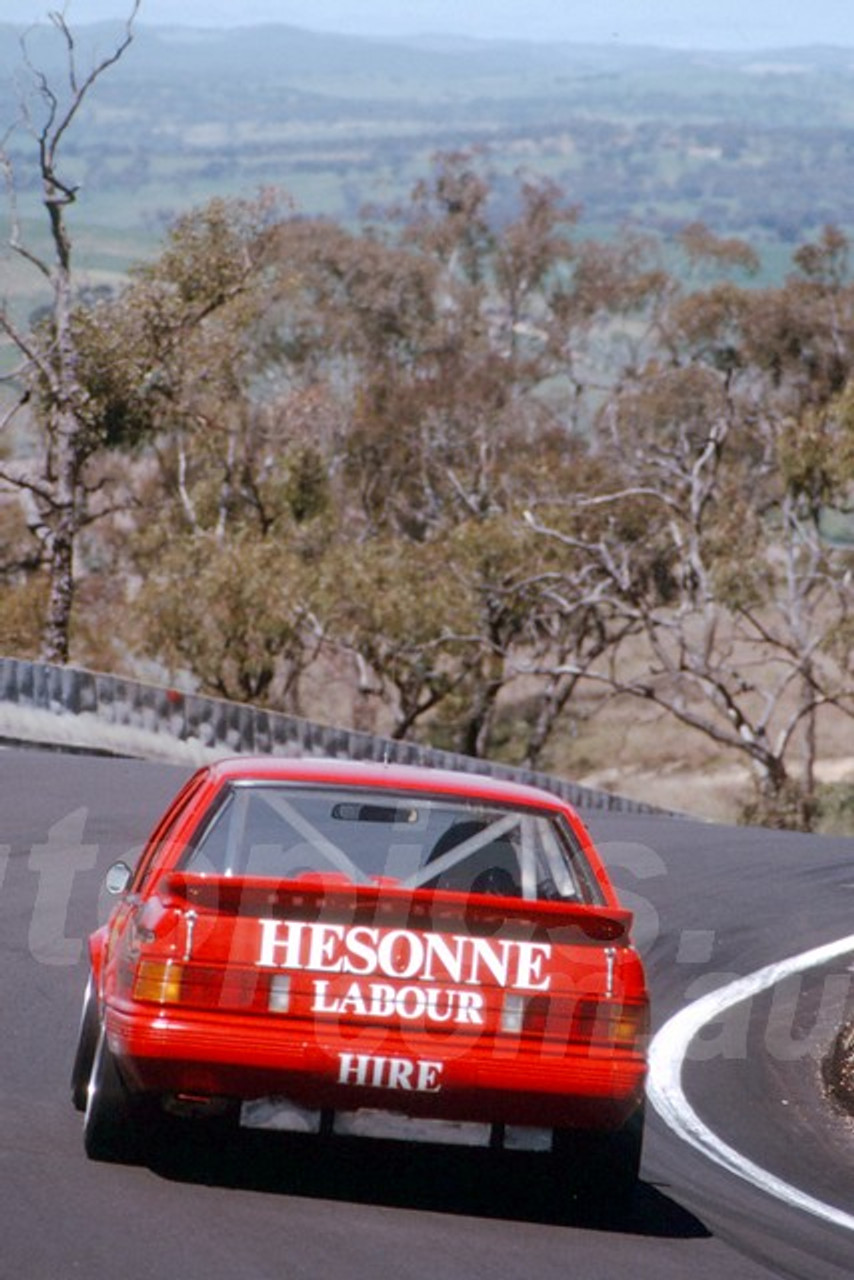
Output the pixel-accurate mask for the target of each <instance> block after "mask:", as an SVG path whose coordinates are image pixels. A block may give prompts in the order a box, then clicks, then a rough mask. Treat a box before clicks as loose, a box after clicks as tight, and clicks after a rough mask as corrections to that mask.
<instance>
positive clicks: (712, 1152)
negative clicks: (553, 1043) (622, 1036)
mask: <svg viewBox="0 0 854 1280" xmlns="http://www.w3.org/2000/svg"><path fill="white" fill-rule="evenodd" d="M849 952H854V937H849V938H841V939H840V940H839V941H838V942H831V943H828V944H827V945H826V946H823V947H816V948H815V949H814V950H812V951H806V952H804V953H803V955H799V956H791V957H790V958H789V959H788V960H781V961H779V962H778V963H777V964H770V965H767V966H766V967H765V968H764V969H758V970H757V971H756V973H751V974H748V975H747V977H745V978H737V979H736V980H735V981H734V982H729V983H727V984H726V986H723V987H720V988H719V989H718V990H717V991H712V992H711V993H710V994H709V995H706V996H703V997H702V998H701V999H699V1000H695V1001H694V1003H693V1004H689V1005H688V1006H687V1007H686V1008H685V1009H682V1010H680V1012H679V1013H677V1014H675V1015H674V1016H673V1017H672V1018H671V1019H670V1020H669V1022H666V1023H665V1024H664V1026H663V1027H662V1028H661V1030H660V1031H659V1032H658V1034H657V1035H656V1036H655V1037H654V1039H653V1041H652V1044H651V1045H650V1051H649V1080H648V1083H647V1094H648V1096H649V1099H650V1101H651V1102H652V1105H653V1106H654V1107H655V1109H656V1111H657V1112H658V1114H659V1115H660V1116H661V1118H662V1119H663V1120H664V1122H665V1124H667V1125H668V1126H669V1127H670V1128H671V1129H672V1130H673V1131H674V1133H677V1134H678V1135H679V1137H680V1138H683V1139H684V1140H685V1142H689V1143H690V1144H691V1145H692V1146H693V1147H696V1148H697V1149H698V1150H699V1151H702V1152H703V1154H704V1155H706V1156H708V1157H709V1159H710V1160H714V1161H715V1162H716V1163H717V1164H719V1165H722V1166H723V1167H724V1168H725V1169H728V1170H729V1171H730V1173H734V1174H736V1176H737V1177H739V1178H744V1179H746V1180H747V1181H748V1182H752V1183H753V1184H754V1185H755V1186H757V1187H760V1188H761V1189H762V1190H763V1191H765V1192H767V1193H768V1194H769V1195H772V1196H776V1197H777V1198H778V1199H780V1200H784V1201H786V1202H787V1203H788V1204H791V1205H795V1206H796V1207H797V1208H799V1209H803V1210H804V1211H805V1212H806V1213H811V1214H814V1215H815V1216H816V1217H817V1218H823V1219H824V1220H825V1221H826V1222H831V1223H833V1224H834V1225H835V1226H837V1227H844V1228H845V1229H846V1230H848V1231H854V1215H852V1214H850V1213H845V1212H844V1210H842V1209H836V1208H834V1207H833V1206H832V1205H828V1204H824V1203H823V1202H822V1201H821V1200H816V1199H815V1198H814V1197H813V1196H809V1195H807V1194H806V1193H805V1192H803V1191H799V1190H798V1188H797V1187H793V1186H790V1185H789V1183H787V1182H783V1181H782V1179H780V1178H777V1177H775V1175H774V1174H773V1173H768V1172H767V1171H766V1170H765V1169H761V1168H760V1167H759V1165H757V1164H754V1163H753V1161H752V1160H748V1159H747V1157H746V1156H743V1155H741V1153H740V1152H738V1151H736V1150H735V1148H734V1147H730V1146H728V1144H727V1143H725V1142H724V1141H722V1139H721V1138H719V1137H718V1136H717V1134H715V1133H713V1132H712V1130H711V1129H710V1128H709V1127H708V1125H706V1124H704V1123H703V1121H702V1120H701V1119H700V1117H699V1116H698V1115H697V1113H696V1111H695V1110H694V1109H693V1107H692V1106H691V1105H690V1103H689V1102H688V1099H687V1098H686V1097H685V1093H684V1091H683V1088H682V1065H683V1063H684V1061H685V1057H686V1055H687V1053H688V1046H689V1044H690V1043H691V1041H692V1040H693V1038H694V1037H695V1036H696V1035H697V1034H698V1032H699V1031H700V1030H701V1029H702V1028H703V1027H704V1026H705V1025H706V1023H708V1022H711V1021H712V1019H714V1018H717V1017H719V1016H720V1015H721V1014H722V1013H724V1012H726V1010H728V1009H730V1008H732V1006H733V1005H736V1004H739V1003H740V1002H741V1001H742V1000H747V999H749V998H750V997H751V996H754V995H757V994H758V993H759V992H760V991H766V990H767V989H768V988H769V987H773V986H774V985H775V984H776V983H778V982H781V981H782V980H783V979H784V978H788V977H791V975H792V974H795V973H802V972H803V971H804V970H805V969H811V968H815V967H817V966H818V965H822V964H826V963H828V962H829V961H830V960H835V959H836V958H837V957H839V956H843V955H846V954H848V953H849Z"/></svg>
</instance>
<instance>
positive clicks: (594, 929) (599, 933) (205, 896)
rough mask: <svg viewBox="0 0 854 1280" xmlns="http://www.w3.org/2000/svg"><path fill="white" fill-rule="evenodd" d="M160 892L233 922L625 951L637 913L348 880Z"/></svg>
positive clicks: (191, 879)
mask: <svg viewBox="0 0 854 1280" xmlns="http://www.w3.org/2000/svg"><path fill="white" fill-rule="evenodd" d="M160 891H161V893H162V895H163V897H164V898H167V899H177V900H178V902H179V903H183V902H186V903H187V905H188V906H190V907H193V908H195V909H197V910H201V911H214V912H218V913H220V914H226V915H240V916H259V917H261V916H263V917H267V918H270V917H273V918H276V917H280V918H283V919H286V918H292V919H304V920H316V919H318V918H321V917H322V918H323V919H325V920H338V921H340V920H344V921H348V922H351V921H352V922H353V923H356V922H359V923H365V922H368V921H369V922H371V923H374V924H376V925H379V926H386V925H388V926H393V925H406V926H408V927H409V928H414V929H417V928H419V927H421V928H427V929H449V928H453V927H454V926H459V925H460V924H464V925H465V927H466V929H467V930H469V931H470V932H475V933H494V932H497V931H498V929H500V928H501V927H502V926H504V925H509V926H511V927H514V928H516V927H519V928H522V929H527V932H529V933H530V932H534V933H537V932H538V931H541V932H543V933H548V934H551V933H552V932H558V933H560V932H564V931H567V932H568V933H570V934H571V935H573V939H572V940H575V941H580V942H584V941H589V942H596V943H603V942H606V943H614V944H620V943H622V944H626V943H627V942H628V940H629V930H630V928H631V925H632V919H633V916H632V913H631V911H627V910H625V909H623V908H621V907H610V906H591V905H588V904H586V903H579V902H553V901H549V900H543V901H537V902H536V903H532V902H528V901H526V900H524V899H522V898H515V897H514V898H508V897H498V896H496V895H487V894H478V893H454V892H450V891H448V890H438V889H423V888H422V889H410V888H406V887H404V886H402V885H398V884H397V883H396V882H393V881H388V880H383V881H382V882H380V883H369V884H354V883H353V882H352V881H350V880H348V879H347V878H346V877H345V876H341V875H310V876H305V877H302V878H300V879H298V880H275V879H266V878H261V877H257V878H256V877H246V878H242V877H239V876H218V875H199V874H196V873H192V872H187V871H172V872H170V873H169V874H168V875H166V876H165V877H164V880H163V882H162V884H161V886H160ZM567 940H569V939H567Z"/></svg>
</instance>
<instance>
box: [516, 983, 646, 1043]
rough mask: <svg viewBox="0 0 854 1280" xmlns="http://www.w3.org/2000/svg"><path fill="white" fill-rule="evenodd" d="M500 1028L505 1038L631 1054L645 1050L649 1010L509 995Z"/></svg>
mask: <svg viewBox="0 0 854 1280" xmlns="http://www.w3.org/2000/svg"><path fill="white" fill-rule="evenodd" d="M500 1027H501V1031H502V1032H503V1033H504V1034H505V1035H515V1036H518V1035H523V1036H526V1037H529V1038H531V1039H535V1040H541V1041H543V1040H544V1041H551V1042H563V1043H564V1044H589V1045H591V1046H593V1045H597V1046H598V1045H601V1046H610V1047H611V1048H614V1049H618V1050H623V1051H624V1052H627V1053H632V1052H640V1051H642V1049H643V1042H644V1039H645V1037H646V1036H647V1034H648V1031H649V1010H648V1007H647V1005H646V1003H636V1004H628V1003H627V1004H623V1003H622V1002H620V1001H616V1000H598V999H592V998H590V999H588V998H582V999H573V998H572V997H571V996H552V997H549V996H543V995H536V996H523V995H519V994H518V993H516V992H509V993H508V994H507V995H505V997H504V1003H503V1005H502V1009H501V1018H500Z"/></svg>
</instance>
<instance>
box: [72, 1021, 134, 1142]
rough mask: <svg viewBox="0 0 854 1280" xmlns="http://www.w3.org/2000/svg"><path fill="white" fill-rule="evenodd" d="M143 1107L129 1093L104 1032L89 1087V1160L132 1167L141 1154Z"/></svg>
mask: <svg viewBox="0 0 854 1280" xmlns="http://www.w3.org/2000/svg"><path fill="white" fill-rule="evenodd" d="M140 1119H141V1117H140V1104H139V1100H138V1099H136V1098H134V1096H133V1094H132V1093H131V1092H130V1091H129V1090H128V1088H127V1086H126V1085H125V1083H124V1081H123V1080H122V1077H121V1074H120V1072H119V1069H118V1065H117V1063H116V1060H115V1058H114V1057H113V1054H112V1053H111V1052H110V1047H109V1045H108V1044H107V1038H106V1036H105V1034H104V1030H103V1028H101V1031H100V1033H99V1035H98V1043H97V1045H96V1048H95V1053H94V1056H93V1059H92V1070H91V1073H90V1076H89V1082H88V1084H87V1087H86V1108H85V1114H84V1118H83V1145H84V1146H85V1148H86V1154H87V1156H88V1157H89V1159H90V1160H108V1161H113V1162H121V1163H128V1164H132V1163H134V1162H136V1161H137V1160H139V1158H140V1156H141V1154H142V1141H141V1139H142V1132H141V1128H140Z"/></svg>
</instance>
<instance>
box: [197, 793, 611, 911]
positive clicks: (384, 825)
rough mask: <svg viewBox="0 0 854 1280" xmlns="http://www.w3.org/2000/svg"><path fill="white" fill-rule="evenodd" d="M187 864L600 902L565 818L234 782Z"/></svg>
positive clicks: (458, 802)
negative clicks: (389, 881)
mask: <svg viewBox="0 0 854 1280" xmlns="http://www.w3.org/2000/svg"><path fill="white" fill-rule="evenodd" d="M182 865H183V868H184V869H185V870H187V871H192V872H195V873H199V874H209V875H225V876H250V877H263V878H272V879H277V880H294V879H299V878H301V877H314V878H316V877H317V876H319V875H320V876H323V877H329V876H334V877H338V878H341V879H346V880H348V881H352V882H354V883H356V884H370V883H375V882H377V881H382V880H386V881H388V880H391V881H393V882H395V883H396V884H398V885H400V886H401V887H403V888H410V889H436V890H443V891H447V892H457V893H481V894H500V895H502V896H506V897H519V898H523V899H527V900H531V901H536V900H544V901H576V902H600V901H601V895H600V892H599V888H598V885H597V883H596V880H595V877H594V876H593V874H592V872H591V870H590V868H589V866H588V864H587V861H586V859H585V857H584V854H583V851H582V849H581V847H580V846H579V844H578V842H577V840H576V838H575V836H574V833H573V832H572V829H571V827H570V826H569V825H568V823H567V822H566V821H565V819H564V818H563V816H562V815H561V814H559V813H554V812H552V811H551V810H545V809H544V810H537V809H531V808H527V807H526V808H518V809H517V808H509V807H505V806H500V805H494V804H490V803H483V802H479V801H477V800H464V799H456V798H450V799H449V798H448V797H445V796H430V795H424V796H421V795H416V796H413V795H411V794H407V795H400V794H396V793H393V792H381V793H377V792H366V791H365V790H363V789H353V790H347V789H341V788H337V787H334V788H333V787H310V786H309V787H307V786H299V785H294V784H271V783H234V784H232V785H230V786H229V787H228V788H226V790H225V792H224V794H223V796H222V797H221V800H220V803H219V804H218V806H217V808H216V810H215V812H214V813H213V814H212V816H211V818H210V819H209V821H208V822H207V823H206V824H204V826H203V827H202V829H201V831H200V832H199V834H198V836H197V838H196V839H195V841H194V843H193V846H192V848H191V849H189V850H188V852H187V854H186V855H185V857H184V859H183V862H182Z"/></svg>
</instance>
